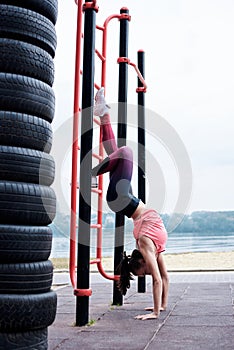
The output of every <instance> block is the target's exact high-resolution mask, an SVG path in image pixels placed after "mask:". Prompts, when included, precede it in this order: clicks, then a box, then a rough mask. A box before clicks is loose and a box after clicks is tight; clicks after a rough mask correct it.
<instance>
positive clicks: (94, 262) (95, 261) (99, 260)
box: [90, 259, 101, 265]
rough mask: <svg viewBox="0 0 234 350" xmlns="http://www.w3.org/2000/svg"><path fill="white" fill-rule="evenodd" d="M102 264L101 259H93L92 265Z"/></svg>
mask: <svg viewBox="0 0 234 350" xmlns="http://www.w3.org/2000/svg"><path fill="white" fill-rule="evenodd" d="M100 262H101V259H93V260H91V261H90V265H93V264H98V263H100Z"/></svg>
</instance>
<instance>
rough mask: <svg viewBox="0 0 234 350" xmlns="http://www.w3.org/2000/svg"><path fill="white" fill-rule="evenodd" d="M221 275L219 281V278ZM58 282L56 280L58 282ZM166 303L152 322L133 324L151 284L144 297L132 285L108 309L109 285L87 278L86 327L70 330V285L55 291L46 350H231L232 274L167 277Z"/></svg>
mask: <svg viewBox="0 0 234 350" xmlns="http://www.w3.org/2000/svg"><path fill="white" fill-rule="evenodd" d="M219 276H220V278H219ZM59 278H60V280H61V276H60V277H59ZM170 280H171V284H170V292H169V304H168V308H167V310H166V311H164V312H162V313H161V315H160V317H159V318H158V319H157V320H147V321H141V320H135V319H134V316H136V315H138V314H140V313H144V312H145V311H144V308H145V307H148V306H152V293H151V281H150V279H147V281H146V282H147V288H146V293H137V292H136V289H137V288H136V281H134V282H133V283H132V287H131V288H130V290H129V291H128V293H127V296H126V297H125V298H124V304H123V305H122V306H112V305H111V304H112V282H111V281H105V280H103V279H101V278H99V277H98V276H96V275H92V276H91V287H92V290H93V295H92V297H90V318H89V319H90V321H92V322H90V324H91V323H92V325H90V326H84V327H75V326H74V322H75V310H76V305H75V302H76V300H75V297H74V296H73V290H72V287H71V286H70V285H65V286H59V287H58V285H57V286H56V285H55V286H54V288H55V289H56V292H57V295H58V308H57V315H56V320H55V322H54V324H53V325H52V326H50V327H49V350H59V349H61V350H69V349H73V350H74V349H79V350H99V349H102V350H117V349H118V350H122V349H128V350H155V349H157V350H161V349H162V350H165V349H166V350H174V349H179V350H183V349H189V350H190V349H191V350H197V349H204V350H209V349H212V350H216V349H217V350H221V349H224V350H229V349H230V350H231V349H232V350H233V348H234V345H233V344H234V336H233V334H234V313H233V305H234V304H233V299H234V273H230V274H229V275H228V274H226V275H225V278H224V277H223V275H222V273H220V274H215V276H212V275H211V274H209V275H206V276H205V275H204V274H202V273H200V278H199V275H198V274H194V275H193V274H191V273H190V274H188V273H186V275H183V273H181V274H176V275H171V276H170Z"/></svg>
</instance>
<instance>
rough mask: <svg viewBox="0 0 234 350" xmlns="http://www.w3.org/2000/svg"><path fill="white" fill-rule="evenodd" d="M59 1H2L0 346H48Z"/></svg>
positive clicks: (51, 314) (51, 301) (52, 298)
mask: <svg viewBox="0 0 234 350" xmlns="http://www.w3.org/2000/svg"><path fill="white" fill-rule="evenodd" d="M57 10H58V9H57V0H5V1H4V0H3V1H2V0H0V349H1V350H3V349H4V350H8V349H9V350H13V349H14V350H15V349H25V350H26V349H27V350H28V349H37V350H42V349H43V350H44V349H47V346H48V345H47V344H48V339H47V329H48V326H49V325H51V324H52V323H53V321H54V319H55V315H56V304H57V297H56V293H55V292H53V291H52V290H51V285H52V277H53V266H52V263H51V261H50V260H48V258H49V256H50V253H51V244H52V231H51V229H50V227H49V226H48V225H49V224H50V223H51V222H52V221H53V218H54V216H55V212H56V198H55V194H54V191H53V189H52V188H51V187H50V186H51V184H52V183H53V180H54V171H55V166H54V160H53V158H52V157H51V155H50V154H49V153H50V150H51V145H52V129H51V122H52V120H53V117H54V109H55V97H54V92H53V90H52V85H53V80H54V62H53V58H54V55H55V48H56V33H55V23H56V19H57Z"/></svg>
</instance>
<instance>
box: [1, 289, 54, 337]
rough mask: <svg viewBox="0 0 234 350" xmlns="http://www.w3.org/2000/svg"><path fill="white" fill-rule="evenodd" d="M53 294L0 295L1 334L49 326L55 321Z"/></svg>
mask: <svg viewBox="0 0 234 350" xmlns="http://www.w3.org/2000/svg"><path fill="white" fill-rule="evenodd" d="M56 307H57V296H56V293H55V292H52V291H51V292H48V293H41V294H26V295H21V294H0V329H1V332H4V333H5V332H23V331H32V330H36V329H42V328H46V327H48V326H50V325H51V324H52V323H53V322H54V319H55V315H56Z"/></svg>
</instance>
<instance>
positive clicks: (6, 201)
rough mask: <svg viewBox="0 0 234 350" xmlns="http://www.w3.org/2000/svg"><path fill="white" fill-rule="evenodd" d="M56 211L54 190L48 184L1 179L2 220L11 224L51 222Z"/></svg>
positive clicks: (0, 208) (0, 201)
mask: <svg viewBox="0 0 234 350" xmlns="http://www.w3.org/2000/svg"><path fill="white" fill-rule="evenodd" d="M55 212H56V198H55V193H54V190H53V189H52V188H51V187H48V186H42V185H35V184H27V183H22V182H10V181H0V222H1V224H11V225H36V226H44V225H48V224H50V223H51V222H52V221H53V219H54V217H55Z"/></svg>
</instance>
